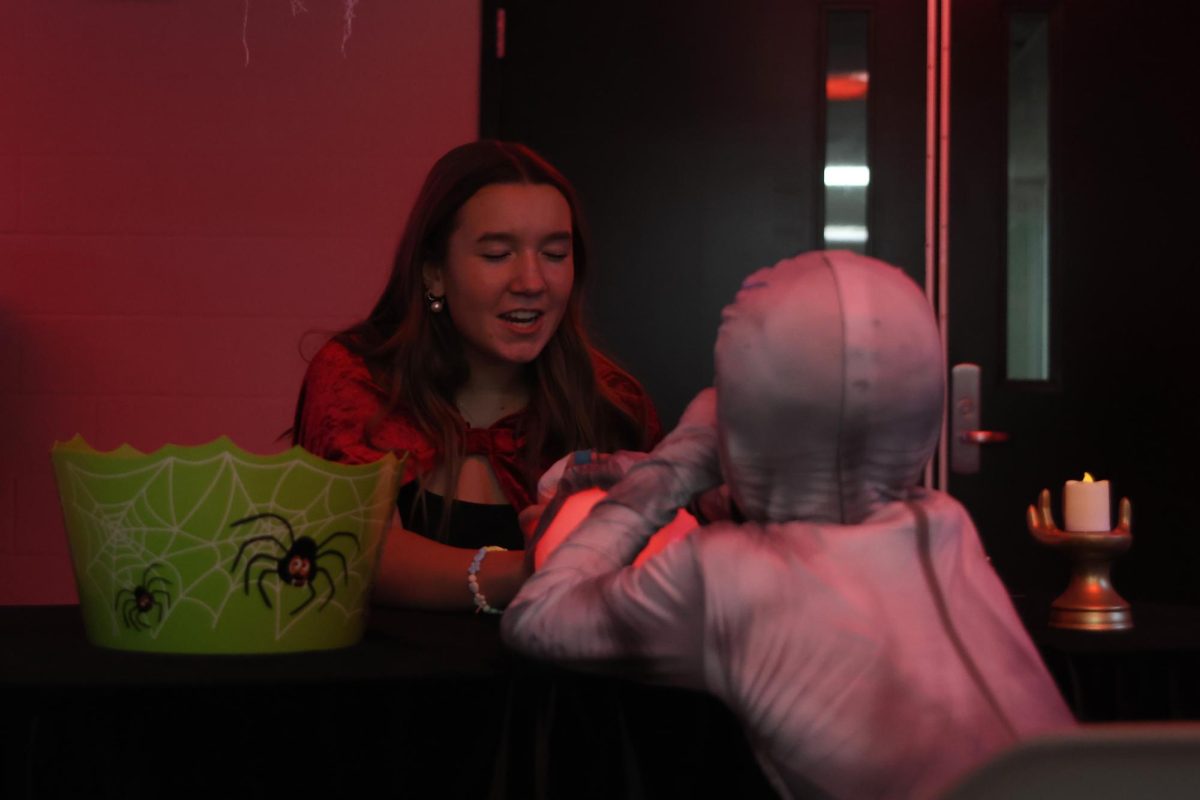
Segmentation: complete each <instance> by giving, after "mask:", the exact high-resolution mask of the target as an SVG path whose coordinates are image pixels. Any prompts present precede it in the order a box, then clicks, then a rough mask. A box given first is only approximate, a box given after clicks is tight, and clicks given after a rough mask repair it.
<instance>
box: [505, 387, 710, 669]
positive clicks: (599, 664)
mask: <svg viewBox="0 0 1200 800" xmlns="http://www.w3.org/2000/svg"><path fill="white" fill-rule="evenodd" d="M720 480H721V477H720V465H719V459H718V456H717V431H716V394H715V392H714V390H712V389H706V390H705V391H703V392H701V393H700V394H699V395H697V396H696V398H695V399H694V400H692V402H691V404H689V406H688V408H687V410H686V411H685V412H684V414H683V418H682V419H681V420H680V423H679V425H678V426H676V428H675V430H673V431H672V432H671V433H670V434H669V435H668V436H667V437H666V438H665V439H664V440H663V441H662V442H661V443H660V444H659V445H658V447H656V448H655V449H654V450H653V451H652V452H651V453H650V456H649V458H646V459H645V460H643V461H641V462H639V463H637V464H635V465H633V466H632V467H630V469H629V471H628V472H627V473H626V474H625V476H624V477H623V478H622V479H621V481H620V482H619V483H617V485H616V486H614V487H613V489H612V490H611V492H610V493H609V495H608V497H607V498H606V499H605V500H604V501H602V502H601V503H599V504H598V505H597V506H596V507H595V508H594V509H593V510H592V512H591V514H590V515H589V516H588V517H587V518H586V519H585V520H584V521H583V522H582V523H581V524H580V525H579V527H577V528H576V529H575V530H574V531H573V532H572V533H571V534H570V535H569V536H568V538H567V540H566V541H565V542H564V543H563V544H562V545H561V546H560V547H559V548H558V549H557V550H555V551H554V553H552V554H551V555H550V557H549V558H548V559H547V560H546V563H545V564H544V565H543V566H542V568H541V569H540V570H539V571H538V573H537V574H535V575H534V576H533V577H531V578H530V579H529V580H528V581H527V582H526V583H525V585H524V586H523V587H522V588H521V591H520V592H519V593H518V594H517V597H516V598H515V599H514V600H513V602H512V603H510V604H509V607H508V610H507V612H506V613H505V615H504V619H503V621H502V631H503V634H504V638H505V640H506V641H507V642H508V643H509V645H510V646H512V647H514V648H515V649H517V650H520V651H522V652H524V653H527V654H529V655H532V656H536V657H539V658H548V659H554V660H557V661H560V662H569V663H572V664H574V665H576V666H580V667H589V668H592V669H603V668H604V667H605V665H606V663H609V664H611V662H616V661H619V662H620V664H619V666H620V668H621V669H622V671H623V672H625V673H627V674H628V673H629V672H630V670H631V669H632V670H633V671H635V672H637V673H640V674H642V675H644V676H645V677H649V678H651V679H655V680H664V681H669V682H671V683H674V684H677V685H685V686H699V685H700V682H701V657H700V654H701V648H702V646H703V614H702V613H700V609H701V608H702V599H703V597H702V595H703V592H702V589H703V587H702V583H701V577H700V572H699V570H698V568H697V565H696V561H695V557H694V549H693V547H692V546H691V543H690V542H689V541H688V540H687V539H684V540H682V541H680V542H676V543H675V544H674V545H672V546H670V547H668V548H666V549H665V550H664V551H663V552H662V553H659V554H658V555H656V556H655V557H654V558H651V559H650V560H649V561H647V563H645V564H644V565H642V566H640V567H637V568H634V567H631V566H629V564H630V563H631V562H632V561H633V560H634V558H635V556H637V554H638V553H639V552H640V551H641V550H642V548H643V547H644V546H645V544H646V541H647V540H648V539H649V538H650V536H651V535H653V534H654V533H655V531H657V530H658V529H659V528H661V527H663V526H664V525H666V524H667V523H668V522H670V521H671V520H672V519H673V518H674V516H675V513H676V511H677V510H678V509H679V508H680V507H682V506H684V505H686V504H687V503H688V502H689V501H690V500H691V499H692V497H693V496H694V495H696V494H697V493H699V492H702V491H705V490H707V489H710V488H712V487H713V486H716V485H718V484H719V483H720ZM612 666H617V665H615V664H612Z"/></svg>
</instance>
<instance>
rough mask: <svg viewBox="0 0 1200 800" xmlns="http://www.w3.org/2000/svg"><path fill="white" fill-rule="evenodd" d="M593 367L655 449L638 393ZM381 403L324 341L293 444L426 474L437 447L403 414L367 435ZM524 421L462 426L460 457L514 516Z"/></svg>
mask: <svg viewBox="0 0 1200 800" xmlns="http://www.w3.org/2000/svg"><path fill="white" fill-rule="evenodd" d="M596 367H597V379H598V380H599V381H601V382H602V383H604V385H605V386H607V387H608V388H609V390H610V391H611V392H612V394H613V395H614V396H615V398H616V400H617V402H618V403H619V404H620V405H621V407H622V408H624V409H627V410H629V411H630V412H631V413H634V414H635V415H637V414H640V415H641V416H642V418H644V419H645V420H646V427H647V432H648V433H649V434H650V436H649V438H650V441H651V443H653V442H657V441H658V439H659V438H660V437H661V434H662V426H661V424H660V422H659V419H658V414H657V412H656V411H655V410H654V405H653V403H652V402H651V401H650V398H649V396H648V395H647V394H646V392H645V390H644V389H642V387H641V386H640V385H639V384H638V383H637V382H636V381H634V380H632V379H631V378H629V377H628V376H627V375H625V374H624V373H621V372H619V371H617V369H616V368H615V367H614V366H613V365H612V364H611V363H610V362H608V361H607V360H606V359H604V358H603V357H600V358H597V359H596ZM385 401H386V397H385V395H384V393H383V390H382V389H380V387H379V386H378V384H376V383H375V381H374V380H373V379H372V378H371V374H370V371H369V370H368V369H367V365H366V363H365V362H364V361H363V359H362V357H360V356H358V355H356V354H354V353H352V352H351V351H350V350H349V349H348V348H347V347H346V346H345V345H344V344H342V343H341V342H338V341H336V340H331V341H329V342H327V343H326V344H325V345H324V346H323V347H322V348H321V349H320V350H319V351H318V352H317V354H316V355H315V356H314V357H313V360H312V363H310V364H309V366H308V372H307V374H306V375H305V377H304V405H303V408H302V409H301V416H300V420H299V427H298V429H297V441H298V442H299V443H300V445H301V446H302V447H304V448H305V449H306V450H308V451H309V452H311V453H313V454H314V455H317V456H320V457H321V458H325V459H328V460H330V461H338V462H341V463H344V464H365V463H369V462H371V461H375V460H377V459H379V458H382V457H383V455H384V454H385V453H387V452H392V451H394V452H396V453H397V454H401V453H404V452H408V453H409V460H408V465H407V467H406V474H405V476H404V480H403V482H407V481H409V480H412V479H413V478H415V477H417V476H418V475H424V474H426V473H428V472H429V471H430V470H431V469H433V467H434V466H435V465H436V463H437V462H438V457H439V455H440V454H439V452H438V449H439V447H440V443H438V442H434V441H432V440H430V439H429V438H428V437H427V436H425V434H424V433H422V432H421V431H420V429H419V428H418V427H417V426H416V424H415V423H414V422H413V421H412V419H411V418H410V417H409V416H408V415H407V414H406V413H404V412H403V410H401V411H397V412H394V413H392V414H389V415H387V416H386V417H383V418H382V420H381V421H380V422H379V424H378V425H377V426H376V427H375V428H374V429H373V430H372V431H371V432H370V433H369V434H368V432H367V426H368V425H370V424H371V423H372V422H373V421H374V420H376V419H377V418H379V416H380V411H381V410H382V408H383V404H384V403H385ZM528 414H529V411H528V410H521V411H518V412H516V413H514V414H510V415H508V416H506V417H504V418H502V419H499V420H497V421H496V422H495V423H494V424H493V425H492V426H491V427H488V428H472V427H470V426H469V425H468V424H467V423H466V421H465V420H464V421H462V434H463V440H464V442H465V443H466V451H467V454H468V455H483V456H486V457H487V460H488V462H489V463H490V464H491V467H492V470H493V472H495V474H496V479H497V480H498V481H499V483H500V488H501V489H502V490H503V492H504V496H505V497H506V498H508V501H509V502H510V503H511V504H512V505H513V507H514V508H516V509H517V510H518V511H520V510H521V509H523V508H525V507H526V506H528V505H530V504H531V503H532V502H533V500H534V495H533V494H532V491H531V490H532V487H528V486H526V483H525V479H524V477H523V473H522V470H521V464H520V454H521V450H522V448H523V447H524V446H525V437H524V436H523V435H522V433H521V430H522V428H523V427H524V426H523V424H522V423H523V421H524V420H525V419H526V417H527V415H528ZM562 455H565V453H564V454H562ZM551 463H553V462H551ZM542 466H543V469H544V468H546V467H549V466H550V464H544V465H542Z"/></svg>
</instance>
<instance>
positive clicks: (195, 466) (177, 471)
mask: <svg viewBox="0 0 1200 800" xmlns="http://www.w3.org/2000/svg"><path fill="white" fill-rule="evenodd" d="M126 466H127V469H124V470H119V471H117V470H113V471H109V470H107V469H105V470H89V469H87V468H85V467H84V466H82V465H81V464H79V463H68V464H67V465H66V472H65V476H66V478H67V481H66V484H67V485H66V486H64V487H62V490H63V491H64V492H65V495H64V507H65V508H66V510H67V513H68V516H70V517H73V524H74V526H75V527H76V535H75V536H74V538H73V547H75V548H78V549H79V551H80V552H78V553H73V557H74V560H75V563H76V568H77V572H78V575H77V579H78V581H79V583H80V592H81V595H82V594H83V593H84V591H85V590H91V591H93V592H94V593H95V595H96V596H98V597H99V598H108V602H107V603H106V608H107V610H108V613H109V617H110V620H111V626H112V633H113V635H119V634H122V633H125V632H129V625H128V621H127V618H126V612H128V611H129V608H128V605H127V603H128V599H126V601H125V604H123V603H122V602H121V600H120V598H121V597H122V595H120V593H121V592H122V590H125V591H126V592H128V593H130V594H127V595H124V597H126V598H128V597H130V596H131V595H132V592H133V590H135V588H137V587H139V586H142V585H143V584H144V583H145V582H146V578H147V575H150V576H153V577H158V578H162V579H164V580H165V581H167V582H169V584H166V585H165V584H163V583H162V582H154V587H153V588H157V589H159V590H162V591H165V592H166V594H167V595H168V596H169V602H168V603H163V604H162V608H161V609H159V608H157V607H156V608H154V609H152V610H151V611H150V612H148V613H146V614H144V615H142V616H141V617H140V618H139V619H140V621H141V622H144V623H146V624H147V626H148V627H147V629H145V630H144V631H137V632H138V633H140V634H141V635H149V636H150V637H152V638H156V637H158V635H159V634H160V633H161V632H162V631H163V630H164V629H165V628H166V627H167V625H168V623H169V622H170V620H171V618H172V616H173V615H176V614H178V613H180V609H184V608H188V607H193V608H195V607H198V608H200V609H203V611H204V612H206V614H207V616H208V619H209V621H210V625H211V627H212V628H213V629H215V628H216V627H217V625H218V622H219V621H220V620H221V619H222V615H223V614H225V613H226V610H227V607H228V606H229V605H230V604H231V603H235V602H236V603H239V604H241V605H240V607H239V608H238V609H237V613H239V614H254V613H261V614H269V615H271V618H272V621H273V624H272V626H271V628H272V632H273V636H274V639H275V641H279V640H280V639H282V638H283V637H284V636H286V635H287V634H288V633H289V631H291V630H292V629H293V628H294V627H295V626H297V625H300V624H301V623H302V622H303V621H304V620H305V619H306V618H307V617H309V615H312V614H333V613H336V614H340V615H341V616H342V617H343V618H344V619H350V618H352V617H359V616H361V615H362V614H363V610H364V606H365V599H366V598H365V590H366V588H367V584H368V582H369V580H370V577H371V574H370V573H371V570H372V569H373V567H374V564H375V555H376V553H375V551H376V550H377V548H378V546H379V545H378V539H376V541H375V543H374V544H373V545H371V546H370V547H368V546H367V544H366V543H365V542H364V541H363V539H364V538H366V537H365V536H363V535H359V534H356V535H355V538H356V541H357V542H358V546H357V547H356V546H355V544H354V543H352V542H351V541H350V540H349V539H347V538H345V537H339V538H337V539H334V540H332V541H331V544H332V543H333V542H337V544H336V547H337V549H338V551H339V552H340V553H341V556H342V557H343V558H344V559H345V572H344V573H343V571H342V568H341V567H342V565H341V563H340V560H339V559H336V558H332V559H328V560H327V563H324V564H321V566H323V567H325V568H326V571H327V574H326V575H325V576H323V578H321V579H318V578H317V577H315V576H314V581H315V583H314V588H315V590H316V595H317V596H316V598H315V599H313V598H311V594H310V592H309V589H308V587H307V586H304V587H296V586H291V585H288V584H287V583H285V582H284V581H283V580H282V579H281V578H280V576H279V575H278V574H277V573H276V572H274V571H270V567H273V565H274V563H275V562H274V560H271V561H267V560H266V559H265V558H264V559H260V560H259V561H258V562H257V564H256V566H255V568H254V569H253V571H252V572H249V571H250V567H249V566H248V565H249V564H250V562H251V561H253V559H254V557H255V556H257V555H260V554H262V555H264V556H271V557H272V559H274V558H277V557H282V556H283V555H284V551H283V550H281V547H280V544H278V543H277V542H276V541H275V540H278V542H281V543H283V544H284V545H287V544H288V543H289V542H290V541H291V539H290V538H289V536H288V531H287V528H286V526H285V525H284V524H283V523H281V522H279V521H277V520H275V519H272V518H263V519H259V520H256V521H253V522H250V523H248V524H244V525H240V526H238V527H231V526H232V523H233V522H235V521H237V520H239V519H244V518H246V517H249V516H253V515H256V514H264V513H269V514H277V515H279V516H280V517H282V518H284V519H286V520H288V522H289V523H290V524H291V527H292V530H293V533H294V536H295V537H296V538H297V539H298V538H300V537H303V536H307V537H309V538H311V539H314V540H315V541H316V542H318V543H319V542H321V541H323V540H325V539H326V538H327V537H329V536H330V535H331V534H333V533H335V532H338V531H351V532H355V531H360V532H361V531H366V530H367V529H368V528H369V527H370V526H371V525H377V524H382V523H383V522H384V521H385V520H379V519H372V518H370V516H369V515H370V514H372V513H373V509H374V508H376V506H377V504H375V503H374V502H373V498H374V493H375V491H376V487H377V485H378V480H379V479H378V476H377V475H375V474H366V475H363V476H361V477H348V476H347V477H339V476H333V475H329V474H327V473H325V472H322V471H320V470H318V469H315V468H314V467H313V466H311V465H310V464H308V463H306V462H304V461H300V460H294V461H288V462H283V463H273V464H271V463H268V464H259V463H252V462H250V461H247V460H244V459H239V458H238V457H237V456H236V455H235V454H233V453H229V452H222V453H219V454H216V455H214V456H211V457H209V458H204V459H199V460H185V459H181V458H178V457H175V456H168V457H165V458H162V459H161V460H157V461H153V462H151V463H146V462H144V461H141V462H132V461H131V462H129V463H128V464H126ZM347 509H348V510H347ZM388 511H389V512H390V506H389V507H388ZM267 536H270V537H274V539H271V538H263V539H260V540H258V541H254V542H251V543H249V544H248V545H247V546H246V547H245V549H244V551H243V552H242V553H241V558H240V562H239V563H238V565H237V568H236V570H235V569H234V565H233V562H234V558H235V556H237V554H238V550H239V548H240V547H241V546H242V543H243V542H245V541H246V540H248V539H252V538H254V537H267ZM155 565H157V566H155ZM148 571H149V572H148ZM264 571H265V572H266V574H265V575H264V574H263V573H264ZM248 572H249V575H247V573H248ZM260 578H261V585H262V588H263V591H265V592H266V594H267V597H268V598H269V599H270V602H271V607H270V608H267V607H266V606H265V604H264V602H263V599H262V597H261V596H260V590H259V581H260ZM247 586H248V588H249V591H248V592H247V591H246V589H247ZM305 599H310V600H311V602H308V603H307V605H304V606H303V607H302V608H299V606H300V605H301V604H302V602H303V601H304V600H305ZM326 600H328V603H326ZM247 602H248V605H247ZM296 609H298V610H296ZM293 610H296V613H294V614H293V613H291V612H292V611H293ZM134 613H137V612H136V611H135V612H134Z"/></svg>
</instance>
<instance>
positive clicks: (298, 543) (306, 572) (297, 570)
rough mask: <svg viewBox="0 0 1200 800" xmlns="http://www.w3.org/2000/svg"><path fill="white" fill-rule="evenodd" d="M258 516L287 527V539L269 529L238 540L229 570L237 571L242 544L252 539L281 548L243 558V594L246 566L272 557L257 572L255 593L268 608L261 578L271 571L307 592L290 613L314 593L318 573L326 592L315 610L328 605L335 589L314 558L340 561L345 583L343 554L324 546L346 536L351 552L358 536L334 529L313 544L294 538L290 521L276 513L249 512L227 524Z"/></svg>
mask: <svg viewBox="0 0 1200 800" xmlns="http://www.w3.org/2000/svg"><path fill="white" fill-rule="evenodd" d="M260 519H275V520H279V521H280V522H282V523H283V524H284V526H285V527H286V528H287V532H288V542H289V544H286V545H285V544H284V543H283V542H281V541H279V540H278V539H276V538H275V537H274V536H272V535H271V534H269V533H265V534H263V535H262V536H251V537H250V538H249V539H247V540H246V541H244V542H242V546H241V547H239V548H238V551H237V555H236V556H235V557H234V559H233V565H232V566H231V567H230V568H229V571H230V572H234V573H236V572H237V566H238V561H240V560H241V558H242V553H244V552H245V551H246V547H247V546H248V545H250V544H252V543H253V542H264V541H267V540H268V539H269V540H270V541H272V542H274V543H275V544H276V545H277V546H278V547H279V549H280V550H282V551H283V555H282V556H274V555H270V554H269V553H255V554H254V555H253V556H251V558H250V559H249V560H248V561H247V562H246V571H245V573H244V576H243V583H244V585H245V588H246V594H250V568H251V567H252V566H254V564H255V563H256V562H258V561H272V562H274V564H273V566H271V567H267V568H265V569H263V570H262V571H261V572H259V573H258V593H259V594H261V595H262V599H263V602H264V603H266V604H267V608H271V598H269V597H267V591H266V589H264V588H263V578H265V577H267V576H268V575H270V574H271V573H272V572H273V573H275V574H277V575H278V576H279V578H280V580H282V581H283V582H284V583H287V584H291V585H292V586H307V587H308V591H309V595H308V599H307V600H305V601H304V602H303V603H301V604H300V605H298V606H296V607H295V608H293V609H292V610H291V612H289V613H291V614H295V613H297V612H299V611H300V609H302V608H304V607H305V606H307V605H308V604H309V603H311V602H312V601H313V600H315V599H316V597H317V588H316V586H314V583H315V582H316V579H317V576H318V575H324V576H325V580H326V581H327V582H328V583H329V595H328V596H327V597H326V598H325V602H324V603H322V604H321V608H319V609H317V610H318V611H320V610H322V609H324V608H325V606H327V605H329V601H330V600H332V599H333V596H334V594H335V593H336V591H337V587H336V585H335V584H334V581H333V578H332V577H331V576H330V574H329V570H327V569H325V568H324V567H322V566H321V565H320V564H319V563H318V562H319V561H320V559H322V558H326V557H333V558H336V559H337V560H338V561H341V562H342V583H343V584H349V582H350V579H349V577H348V576H347V574H346V557H345V556H343V555H342V554H341V553H340V552H339V551H337V550H334V549H326V548H327V546H328V545H329V543H330V542H331V541H333V540H334V539H336V538H338V537H339V536H346V537H348V538H350V539H352V540H353V541H354V549H355V552H357V551H358V537H357V536H355V535H354V534H353V533H349V532H347V531H337V532H336V533H331V534H329V535H328V536H326V537H325V540H324V541H323V542H321V543H320V544H317V543H316V542H315V541H314V540H313V539H310V538H309V537H307V536H301V537H300V538H296V534H295V532H294V531H292V525H291V523H290V522H288V521H287V520H286V519H284V518H283V517H281V516H279V515H278V514H272V513H269V512H268V513H265V514H254V515H253V516H249V517H244V518H242V519H239V520H237V521H236V522H234V523H232V524H231V525H230V526H229V527H231V528H236V527H237V526H239V525H246V524H248V523H251V522H254V521H255V520H260Z"/></svg>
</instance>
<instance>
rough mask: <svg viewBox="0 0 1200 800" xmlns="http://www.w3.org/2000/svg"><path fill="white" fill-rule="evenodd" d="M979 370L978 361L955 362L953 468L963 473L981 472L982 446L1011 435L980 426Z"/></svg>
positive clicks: (995, 442)
mask: <svg viewBox="0 0 1200 800" xmlns="http://www.w3.org/2000/svg"><path fill="white" fill-rule="evenodd" d="M979 373H980V369H979V365H978V364H955V365H954V367H953V368H952V369H951V370H950V471H951V472H954V473H957V474H959V475H973V474H975V473H977V472H979V448H980V446H981V445H985V444H997V443H999V442H1007V441H1008V440H1009V439H1010V438H1011V437H1010V436H1009V435H1008V434H1007V433H1006V432H1004V431H989V430H983V429H981V428H980V420H981V417H982V416H983V413H982V409H981V407H980V406H981V401H980V394H979V383H980V380H979Z"/></svg>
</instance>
